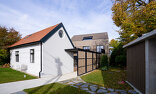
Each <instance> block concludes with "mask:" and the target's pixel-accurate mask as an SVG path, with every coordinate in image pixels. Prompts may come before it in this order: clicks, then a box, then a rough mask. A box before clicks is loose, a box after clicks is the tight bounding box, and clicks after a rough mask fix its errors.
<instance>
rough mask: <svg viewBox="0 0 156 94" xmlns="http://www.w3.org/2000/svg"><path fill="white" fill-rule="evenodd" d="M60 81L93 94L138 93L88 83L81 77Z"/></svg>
mask: <svg viewBox="0 0 156 94" xmlns="http://www.w3.org/2000/svg"><path fill="white" fill-rule="evenodd" d="M59 83H62V84H66V85H70V86H73V87H75V88H80V89H82V90H85V91H86V92H89V93H91V94H138V93H137V92H136V91H134V90H129V91H125V90H119V89H113V88H105V87H102V86H98V85H95V84H91V83H86V82H84V81H83V80H82V79H81V78H80V77H77V78H74V79H70V80H66V81H61V82H59Z"/></svg>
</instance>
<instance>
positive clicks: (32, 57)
mask: <svg viewBox="0 0 156 94" xmlns="http://www.w3.org/2000/svg"><path fill="white" fill-rule="evenodd" d="M30 63H34V49H30Z"/></svg>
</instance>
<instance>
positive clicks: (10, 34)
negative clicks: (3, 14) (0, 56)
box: [0, 26, 21, 49]
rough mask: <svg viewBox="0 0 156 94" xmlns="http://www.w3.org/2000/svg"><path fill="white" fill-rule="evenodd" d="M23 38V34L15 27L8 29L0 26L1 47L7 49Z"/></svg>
mask: <svg viewBox="0 0 156 94" xmlns="http://www.w3.org/2000/svg"><path fill="white" fill-rule="evenodd" d="M20 39H21V34H19V32H17V31H16V30H15V29H13V28H11V29H7V28H6V27H1V26H0V48H1V49H6V48H8V46H10V45H12V44H14V43H15V42H17V41H19V40H20Z"/></svg>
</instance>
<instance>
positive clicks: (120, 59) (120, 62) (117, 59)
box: [115, 55, 126, 66]
mask: <svg viewBox="0 0 156 94" xmlns="http://www.w3.org/2000/svg"><path fill="white" fill-rule="evenodd" d="M115 62H116V63H117V65H118V66H125V64H126V63H125V62H126V56H125V55H119V56H116V57H115Z"/></svg>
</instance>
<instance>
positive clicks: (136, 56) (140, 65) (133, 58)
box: [127, 42, 145, 93]
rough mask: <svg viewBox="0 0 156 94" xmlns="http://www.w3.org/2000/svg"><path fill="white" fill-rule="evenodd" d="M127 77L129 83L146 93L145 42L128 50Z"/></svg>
mask: <svg viewBox="0 0 156 94" xmlns="http://www.w3.org/2000/svg"><path fill="white" fill-rule="evenodd" d="M140 53H141V54H140ZM127 75H128V81H129V82H130V83H131V84H132V85H133V86H134V87H136V88H137V89H138V90H139V91H141V92H142V93H145V42H141V43H138V44H136V45H133V46H131V47H129V48H127Z"/></svg>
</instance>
